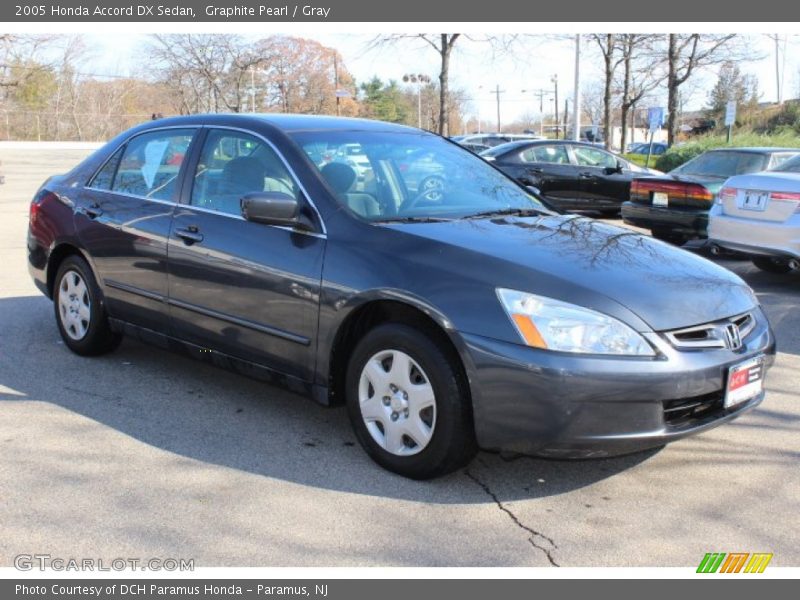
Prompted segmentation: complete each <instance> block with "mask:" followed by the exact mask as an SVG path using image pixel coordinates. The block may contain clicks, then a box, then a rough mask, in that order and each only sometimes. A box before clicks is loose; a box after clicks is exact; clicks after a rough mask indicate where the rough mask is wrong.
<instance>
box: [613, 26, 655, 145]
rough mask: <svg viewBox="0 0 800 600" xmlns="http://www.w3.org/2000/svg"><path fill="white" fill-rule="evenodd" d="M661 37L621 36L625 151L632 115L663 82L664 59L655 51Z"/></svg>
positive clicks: (643, 35)
mask: <svg viewBox="0 0 800 600" xmlns="http://www.w3.org/2000/svg"><path fill="white" fill-rule="evenodd" d="M657 40H658V36H655V35H648V34H638V33H626V34H622V35H620V36H619V48H620V54H621V61H622V67H623V75H622V85H621V86H620V87H621V90H622V98H621V101H620V127H621V129H622V137H621V142H620V146H621V149H622V151H623V152H624V151H625V147H626V146H627V143H628V115H629V113H630V112H631V111H632V110H634V109H635V107H636V106H637V105H638V103H639V102H640V101H641V100H642V99H643V98H645V97H646V96H647V95H648V94H649V93H650V92H652V91H653V90H655V89H656V88H657V87H658V86H659V85H661V82H662V81H663V76H662V75H661V74H660V72H659V69H658V65H659V63H660V62H661V60H662V58H661V56H659V55H658V54H657V53H655V52H654V51H653V44H654V43H655V42H656V41H657Z"/></svg>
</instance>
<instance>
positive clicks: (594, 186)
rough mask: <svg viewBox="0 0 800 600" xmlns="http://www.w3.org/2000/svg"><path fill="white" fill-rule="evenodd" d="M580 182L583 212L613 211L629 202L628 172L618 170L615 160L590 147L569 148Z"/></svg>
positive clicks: (611, 155) (603, 151)
mask: <svg viewBox="0 0 800 600" xmlns="http://www.w3.org/2000/svg"><path fill="white" fill-rule="evenodd" d="M572 153H573V155H574V157H575V163H576V164H577V165H578V176H579V177H580V179H581V184H582V185H581V190H582V194H581V195H582V205H583V207H584V208H586V209H597V210H614V209H619V207H620V205H621V204H622V203H623V202H625V201H626V200H628V196H629V193H630V187H631V173H630V171H625V170H623V171H622V172H620V171H618V170H617V162H618V160H617V157H616V156H614V155H613V154H611V153H609V152H606V151H605V150H601V149H600V148H592V147H591V146H578V145H575V146H573V147H572Z"/></svg>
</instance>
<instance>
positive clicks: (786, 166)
mask: <svg viewBox="0 0 800 600" xmlns="http://www.w3.org/2000/svg"><path fill="white" fill-rule="evenodd" d="M772 170H773V171H781V172H783V173H800V156H795V157H794V158H792V159H790V160H787V161H786V162H784V163H781V165H780V166H779V167H777V168H775V169H772Z"/></svg>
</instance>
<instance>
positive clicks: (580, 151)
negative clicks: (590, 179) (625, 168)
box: [573, 146, 617, 168]
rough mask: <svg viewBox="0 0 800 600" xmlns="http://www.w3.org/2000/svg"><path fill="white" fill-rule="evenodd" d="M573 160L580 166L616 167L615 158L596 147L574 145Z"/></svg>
mask: <svg viewBox="0 0 800 600" xmlns="http://www.w3.org/2000/svg"><path fill="white" fill-rule="evenodd" d="M573 152H575V160H576V161H577V162H578V164H579V165H580V166H582V167H612V168H613V167H616V166H617V159H616V158H615V157H614V156H613V155H612V154H608V153H607V152H603V151H602V150H598V149H597V148H587V147H585V146H574V147H573Z"/></svg>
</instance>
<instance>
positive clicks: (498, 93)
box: [491, 84, 506, 133]
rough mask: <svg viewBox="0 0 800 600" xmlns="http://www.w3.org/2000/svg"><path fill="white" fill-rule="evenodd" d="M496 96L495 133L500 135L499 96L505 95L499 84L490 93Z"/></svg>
mask: <svg viewBox="0 0 800 600" xmlns="http://www.w3.org/2000/svg"><path fill="white" fill-rule="evenodd" d="M491 93H492V94H494V95H495V96H496V98H495V100H496V101H497V133H500V94H505V93H506V91H505V90H501V89H500V84H497V85H496V86H495V89H494V91H493V92H491Z"/></svg>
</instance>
